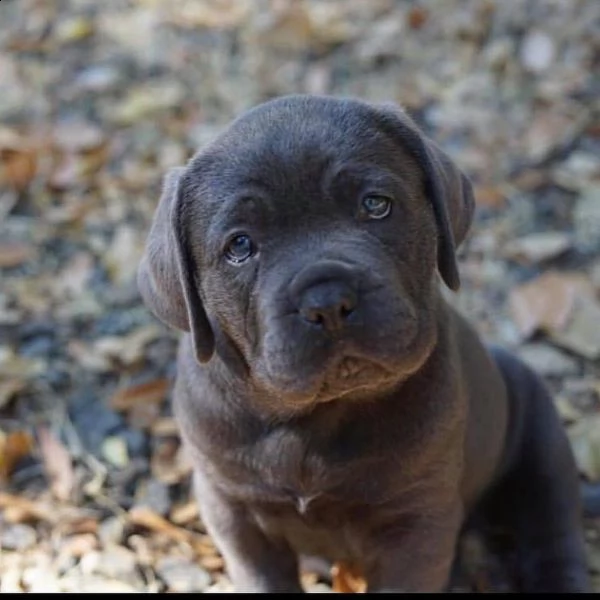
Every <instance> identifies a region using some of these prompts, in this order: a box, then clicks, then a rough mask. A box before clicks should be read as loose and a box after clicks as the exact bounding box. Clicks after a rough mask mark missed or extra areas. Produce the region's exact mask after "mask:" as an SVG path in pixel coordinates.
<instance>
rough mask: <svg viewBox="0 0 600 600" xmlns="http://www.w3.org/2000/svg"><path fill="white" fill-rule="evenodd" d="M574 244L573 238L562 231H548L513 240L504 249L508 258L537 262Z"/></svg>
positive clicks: (553, 255) (551, 256)
mask: <svg viewBox="0 0 600 600" xmlns="http://www.w3.org/2000/svg"><path fill="white" fill-rule="evenodd" d="M571 245H572V242H571V238H570V236H569V235H568V234H566V233H564V232H562V231H547V232H541V233H532V234H530V235H527V236H524V237H521V238H518V239H516V240H511V241H510V242H509V243H508V244H507V245H506V247H505V248H504V250H503V254H504V256H505V257H506V258H508V259H511V260H516V261H520V262H523V263H525V264H537V263H540V262H542V261H544V260H548V259H550V258H555V257H557V256H559V255H560V254H562V253H563V252H566V251H567V250H568V249H569V248H570V247H571Z"/></svg>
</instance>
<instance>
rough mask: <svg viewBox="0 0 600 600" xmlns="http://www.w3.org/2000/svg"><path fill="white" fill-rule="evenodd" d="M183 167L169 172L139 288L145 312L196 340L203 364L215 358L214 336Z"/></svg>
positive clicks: (196, 347)
mask: <svg viewBox="0 0 600 600" xmlns="http://www.w3.org/2000/svg"><path fill="white" fill-rule="evenodd" d="M183 172H184V169H183V167H178V168H175V169H172V170H171V171H169V172H168V173H167V175H166V177H165V181H164V184H163V191H162V195H161V197H160V201H159V203H158V207H157V208H156V212H155V213H154V218H153V221H152V225H151V227H150V232H149V234H148V238H147V240H146V249H145V252H144V255H143V256H142V260H141V262H140V265H139V267H138V273H137V283H138V288H139V290H140V293H141V295H142V298H143V299H144V302H145V304H146V306H147V307H148V308H149V309H150V310H151V311H152V312H153V313H154V314H155V315H156V316H157V317H158V318H159V319H160V320H161V321H163V322H164V323H166V324H167V325H170V326H172V327H176V328H177V329H181V330H182V331H189V332H190V333H191V334H192V341H193V344H194V350H195V353H196V356H197V358H198V360H199V361H200V362H201V363H204V362H207V361H208V360H210V358H211V356H212V354H213V352H214V334H213V331H212V329H211V326H210V323H209V321H208V318H207V316H206V312H205V311H204V307H203V306H202V300H201V299H200V295H199V294H200V292H199V285H198V283H199V282H198V281H197V274H198V271H197V269H196V268H195V264H194V260H193V257H192V255H191V253H190V251H189V244H188V243H187V235H188V234H187V227H186V223H185V222H184V221H185V219H184V211H183V210H182V201H181V193H180V189H179V183H180V179H181V176H182V174H183Z"/></svg>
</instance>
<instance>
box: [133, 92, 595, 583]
mask: <svg viewBox="0 0 600 600" xmlns="http://www.w3.org/2000/svg"><path fill="white" fill-rule="evenodd" d="M473 209H474V202H473V193H472V188H471V185H470V183H469V181H468V180H467V178H466V177H465V175H463V174H462V173H461V172H460V171H459V170H458V169H457V167H456V166H454V165H453V163H452V162H451V160H450V159H449V158H448V157H447V156H446V155H445V154H444V153H443V152H442V151H441V150H440V149H439V148H438V147H436V146H435V145H434V144H433V143H432V142H431V141H430V140H428V139H427V138H426V137H424V135H423V134H422V133H421V132H420V131H419V130H418V129H417V127H416V126H415V124H414V123H413V122H412V121H411V120H410V118H409V117H408V116H407V115H406V114H404V113H403V112H402V111H401V110H400V109H398V108H396V107H394V106H387V105H383V106H375V105H371V104H368V103H365V102H362V101H358V100H352V99H335V98H330V97H314V96H289V97H282V98H278V99H275V100H272V101H270V102H267V103H265V104H262V105H260V106H258V107H256V108H254V109H253V110H250V111H249V112H247V113H246V114H244V115H243V116H241V117H240V118H238V119H237V120H236V121H234V122H233V124H232V125H231V126H230V127H229V128H228V129H227V130H226V131H225V132H224V133H223V134H222V135H221V136H220V137H219V138H217V139H216V140H215V141H214V142H213V143H211V144H210V145H208V146H207V147H206V148H204V149H203V150H202V151H201V152H199V153H198V154H197V155H196V156H195V157H194V158H193V159H192V160H191V161H190V162H189V163H188V165H187V166H185V167H182V168H177V169H174V170H172V171H171V172H170V173H169V174H168V175H167V177H166V183H165V185H164V191H163V194H162V197H161V199H160V203H159V205H158V208H157V211H156V214H155V217H154V221H153V224H152V227H151V230H150V233H149V237H148V240H147V246H146V252H145V255H144V257H143V259H142V261H141V264H140V267H139V273H138V284H139V288H140V291H141V294H142V296H143V298H144V301H145V303H146V304H147V306H148V307H149V308H150V310H151V311H152V312H153V313H154V314H155V315H156V316H157V317H158V318H159V319H161V320H162V321H164V322H165V323H167V324H169V325H171V326H173V327H175V328H177V329H180V330H181V331H183V332H185V335H184V336H183V337H182V340H181V345H180V351H179V356H178V375H177V381H176V385H175V391H174V410H175V414H176V417H177V419H178V423H179V425H180V428H181V433H182V436H183V439H184V441H185V443H186V445H187V446H188V447H189V450H190V452H191V455H192V458H193V464H194V477H195V486H196V492H197V498H198V503H199V507H200V512H201V516H202V519H203V521H204V523H205V525H206V528H207V530H208V532H209V533H210V535H211V536H212V537H213V539H214V542H215V544H216V545H217V547H218V548H219V550H220V551H221V553H222V554H223V557H224V559H225V562H226V565H227V570H228V572H229V575H230V577H231V579H232V581H233V583H234V585H235V587H236V589H237V590H238V591H243V592H296V591H301V586H300V583H299V578H298V556H299V555H308V556H319V557H323V558H326V559H328V560H331V561H338V562H340V563H347V564H349V565H353V568H359V569H360V571H361V572H362V574H363V575H364V578H365V579H366V581H367V585H368V591H370V592H397V591H403V592H428V591H440V590H443V589H445V587H446V586H447V584H448V580H449V574H450V570H451V566H452V563H453V558H454V554H455V545H456V542H457V538H458V535H459V533H460V531H461V528H462V527H463V525H464V524H465V522H466V521H467V517H468V516H469V515H474V514H475V515H481V516H482V518H485V519H489V520H491V521H493V520H494V519H496V518H500V516H502V518H503V519H504V520H505V521H506V522H507V523H508V524H509V525H511V526H512V528H513V529H514V531H515V533H516V536H517V552H518V556H519V561H518V563H519V565H520V588H521V589H522V590H523V591H539V592H541V591H556V592H558V591H562V592H572V591H585V590H587V589H588V579H587V570H586V566H585V560H584V546H583V540H582V532H581V525H580V504H579V497H578V484H577V474H576V470H575V466H574V461H573V458H572V455H571V451H570V447H569V444H568V441H567V439H566V436H565V434H564V432H563V430H562V428H561V424H560V422H559V419H558V417H557V414H556V412H555V410H554V407H553V403H552V400H551V398H550V397H549V395H548V393H547V391H546V390H545V388H544V386H543V385H542V383H541V381H540V380H539V379H538V377H537V376H536V375H534V373H532V372H531V371H530V370H529V369H528V368H527V367H526V366H525V365H524V364H522V363H521V362H519V360H517V359H516V358H515V357H514V356H512V355H511V354H509V353H508V352H505V351H502V350H500V349H497V348H490V349H486V347H484V345H482V342H481V341H480V340H479V338H478V337H477V334H476V333H475V332H474V330H473V329H472V328H471V326H470V325H469V324H468V323H467V322H466V321H465V320H464V319H463V317H461V316H460V315H459V314H458V313H457V312H456V311H455V310H453V309H452V308H451V307H450V306H449V305H448V304H447V303H446V302H445V301H444V299H443V298H442V295H441V289H440V285H439V276H441V279H442V280H443V283H444V284H445V285H446V286H448V287H449V288H450V289H451V290H456V289H457V288H458V287H459V273H458V269H457V263H456V256H455V251H456V248H457V246H458V245H459V244H460V243H461V241H462V240H463V239H464V237H465V235H466V233H467V230H468V228H469V225H470V222H471V218H472V214H473Z"/></svg>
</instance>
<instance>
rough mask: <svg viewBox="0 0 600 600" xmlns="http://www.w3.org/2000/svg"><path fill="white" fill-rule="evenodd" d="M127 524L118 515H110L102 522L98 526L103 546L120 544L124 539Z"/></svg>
mask: <svg viewBox="0 0 600 600" xmlns="http://www.w3.org/2000/svg"><path fill="white" fill-rule="evenodd" d="M124 531H125V524H124V522H123V520H122V519H119V518H118V517H108V519H105V520H104V521H102V523H100V527H99V528H98V537H99V538H100V541H101V542H102V545H103V546H110V545H114V544H120V543H121V540H122V539H123V533H124Z"/></svg>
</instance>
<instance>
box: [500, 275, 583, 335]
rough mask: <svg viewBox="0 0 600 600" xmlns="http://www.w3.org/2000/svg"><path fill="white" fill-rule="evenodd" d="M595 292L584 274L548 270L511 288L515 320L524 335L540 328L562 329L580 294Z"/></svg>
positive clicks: (512, 310) (511, 308)
mask: <svg viewBox="0 0 600 600" xmlns="http://www.w3.org/2000/svg"><path fill="white" fill-rule="evenodd" d="M589 293H593V290H592V288H591V285H590V282H589V281H588V280H587V279H586V278H585V277H583V276H582V275H577V274H573V273H569V274H562V273H557V272H549V273H546V274H544V275H542V276H540V277H538V278H537V279H534V280H533V281H530V282H528V283H526V284H524V285H521V286H518V287H517V288H515V289H513V290H512V291H511V292H510V297H509V303H510V310H511V313H512V317H513V320H514V322H515V324H516V325H517V327H518V329H519V331H520V333H521V335H522V336H523V337H529V336H530V335H532V334H533V333H534V332H535V331H537V330H540V329H542V330H560V329H562V328H563V327H564V326H565V325H566V324H567V322H568V319H569V317H570V316H571V313H572V311H573V307H574V305H575V299H576V297H577V296H578V295H581V294H589Z"/></svg>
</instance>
